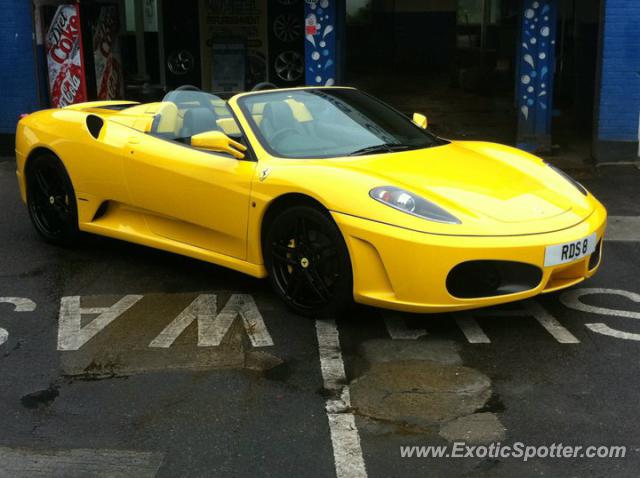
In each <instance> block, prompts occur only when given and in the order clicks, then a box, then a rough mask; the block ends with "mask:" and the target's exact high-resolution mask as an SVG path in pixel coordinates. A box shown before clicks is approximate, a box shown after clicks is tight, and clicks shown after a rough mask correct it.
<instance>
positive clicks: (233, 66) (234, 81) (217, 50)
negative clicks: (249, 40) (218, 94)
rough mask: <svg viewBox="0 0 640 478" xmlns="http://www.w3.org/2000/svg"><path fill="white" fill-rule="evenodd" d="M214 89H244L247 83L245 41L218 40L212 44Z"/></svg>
mask: <svg viewBox="0 0 640 478" xmlns="http://www.w3.org/2000/svg"><path fill="white" fill-rule="evenodd" d="M211 51H212V62H211V64H212V69H213V72H212V81H211V85H212V90H213V91H242V90H243V89H244V85H245V81H246V78H245V65H246V61H247V58H246V49H245V45H244V43H243V42H239V41H233V40H230V41H222V40H220V41H216V42H214V44H213V46H212V49H211Z"/></svg>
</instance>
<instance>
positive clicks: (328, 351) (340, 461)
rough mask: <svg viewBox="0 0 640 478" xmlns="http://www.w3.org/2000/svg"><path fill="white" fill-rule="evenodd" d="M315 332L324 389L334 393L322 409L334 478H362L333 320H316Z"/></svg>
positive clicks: (359, 449) (362, 467)
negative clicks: (325, 417)
mask: <svg viewBox="0 0 640 478" xmlns="http://www.w3.org/2000/svg"><path fill="white" fill-rule="evenodd" d="M316 335H317V337H318V352H319V355H320V368H321V370H322V379H323V381H324V388H325V389H327V390H330V391H332V392H334V394H335V396H334V397H332V398H331V399H329V400H327V404H326V410H327V418H328V420H329V429H330V431H331V443H332V446H333V458H334V461H335V467H336V476H337V478H366V476H367V470H366V468H365V465H364V458H363V456H362V447H361V445H360V436H359V434H358V428H357V427H356V422H355V417H354V416H353V414H352V413H351V412H350V408H351V398H350V395H349V386H348V385H347V378H346V375H345V372H344V362H343V361H342V351H341V349H340V336H339V334H338V328H337V327H336V323H335V321H333V320H319V321H317V322H316Z"/></svg>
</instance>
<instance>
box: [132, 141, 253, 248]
mask: <svg viewBox="0 0 640 478" xmlns="http://www.w3.org/2000/svg"><path fill="white" fill-rule="evenodd" d="M127 149H128V154H127V155H126V158H125V176H126V179H127V184H128V187H129V190H130V195H131V200H132V203H133V204H132V205H133V206H134V207H136V208H139V209H140V210H141V211H142V213H143V214H144V215H145V218H146V220H147V223H148V225H149V228H150V229H151V231H152V232H153V233H154V234H157V235H158V236H161V237H164V238H167V239H171V240H174V241H178V242H181V243H185V244H189V245H191V246H196V247H200V248H203V249H206V250H209V251H214V252H217V253H220V254H225V255H228V256H232V257H235V258H239V259H245V256H246V240H247V237H246V236H247V220H248V213H249V201H250V195H251V179H252V177H253V174H254V170H255V167H256V163H255V162H254V161H251V160H247V159H243V160H238V159H235V158H233V157H232V156H230V155H226V154H223V153H212V152H207V151H204V150H198V149H196V148H193V147H191V146H188V145H185V144H181V143H179V142H176V141H171V140H165V139H162V138H158V137H155V136H152V135H149V134H144V133H138V132H132V136H131V138H130V139H129V144H128V148H127Z"/></svg>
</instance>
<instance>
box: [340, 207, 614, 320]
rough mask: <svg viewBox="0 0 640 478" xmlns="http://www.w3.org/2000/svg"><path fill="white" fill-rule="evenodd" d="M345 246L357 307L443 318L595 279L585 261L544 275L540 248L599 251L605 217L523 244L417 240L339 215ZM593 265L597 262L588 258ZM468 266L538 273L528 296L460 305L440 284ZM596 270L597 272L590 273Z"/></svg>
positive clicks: (506, 239)
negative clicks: (515, 265)
mask: <svg viewBox="0 0 640 478" xmlns="http://www.w3.org/2000/svg"><path fill="white" fill-rule="evenodd" d="M332 215H333V218H334V220H335V221H336V223H337V224H338V226H339V228H340V230H341V231H342V234H343V236H344V238H345V242H346V244H347V248H348V249H349V254H350V256H351V263H352V267H353V281H354V299H355V300H356V302H359V303H362V304H367V305H374V306H377V307H383V308H388V309H394V310H402V311H406V312H446V311H455V310H464V309H471V308H477V307H486V306H490V305H495V304H501V303H506V302H512V301H516V300H521V299H525V298H528V297H532V296H535V295H538V294H541V293H545V292H551V291H555V290H559V289H563V288H566V287H569V286H572V285H574V284H577V283H579V282H581V281H583V280H585V279H586V278H588V277H591V276H592V275H593V274H595V272H596V271H597V269H598V267H599V265H600V260H597V261H596V260H592V262H591V265H590V264H589V260H590V256H587V257H584V258H581V259H579V260H577V261H575V262H571V263H569V264H562V265H558V266H552V267H544V254H545V247H546V246H549V245H553V244H562V243H565V242H569V241H575V240H578V239H580V238H583V237H586V236H588V235H590V234H592V233H593V232H595V233H596V235H597V241H598V242H599V243H600V247H599V248H598V250H597V252H596V253H594V254H601V252H602V239H603V237H604V232H605V228H606V220H607V213H606V210H605V209H604V207H603V206H602V205H601V204H599V203H598V204H597V206H596V209H595V210H594V212H593V213H592V214H591V215H590V216H589V217H588V218H587V219H586V220H584V221H583V222H581V223H580V224H577V225H575V226H573V227H570V228H568V229H564V230H561V231H556V232H550V233H545V234H531V235H523V236H487V237H479V236H475V237H468V236H444V235H434V234H428V233H422V232H417V231H412V230H408V229H403V228H400V227H396V226H392V225H388V224H383V223H379V222H376V221H370V220H367V219H362V218H359V217H354V216H350V215H347V214H342V213H338V212H333V213H332ZM594 259H595V258H594ZM473 260H491V261H512V262H520V263H526V264H531V265H534V266H536V267H538V268H539V269H540V270H541V272H542V278H541V280H540V282H539V283H538V284H537V285H536V286H534V287H532V288H530V289H527V290H524V291H521V292H516V293H509V294H503V295H497V296H488V297H474V298H459V297H454V296H453V295H451V294H450V292H449V290H448V289H447V285H446V281H447V276H448V274H449V272H450V271H451V270H452V269H453V268H454V267H455V266H456V265H458V264H461V263H463V262H466V261H473ZM594 264H595V265H594Z"/></svg>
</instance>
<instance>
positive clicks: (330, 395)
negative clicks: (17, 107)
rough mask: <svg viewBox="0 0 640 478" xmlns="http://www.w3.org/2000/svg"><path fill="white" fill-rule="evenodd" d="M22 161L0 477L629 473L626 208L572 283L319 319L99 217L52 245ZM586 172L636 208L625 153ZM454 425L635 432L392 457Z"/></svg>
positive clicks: (444, 436)
mask: <svg viewBox="0 0 640 478" xmlns="http://www.w3.org/2000/svg"><path fill="white" fill-rule="evenodd" d="M14 168H15V165H14V163H13V162H12V160H10V159H5V160H3V161H0V200H1V204H2V208H1V209H0V244H1V245H2V249H1V251H2V252H1V256H0V264H1V265H0V476H96V475H97V476H127V477H128V476H131V477H134V476H135V477H138V476H159V477H163V476H309V477H311V476H319V477H326V476H336V475H337V476H339V477H349V476H370V477H391V476H487V477H494V476H495V477H510V476H634V477H635V476H637V474H638V471H637V470H638V469H639V467H640V438H639V435H638V432H637V430H638V428H639V427H640V418H639V416H638V397H637V395H638V393H637V391H638V390H639V389H640V360H639V357H640V323H638V321H637V319H640V281H639V280H638V278H639V277H640V243H639V242H638V241H640V236H638V235H637V234H636V233H637V232H638V231H639V230H640V227H636V225H635V224H636V222H634V220H633V219H629V220H628V221H626V219H625V220H623V223H624V224H623V225H622V226H621V227H620V229H619V231H622V232H620V235H619V236H618V237H617V238H623V239H625V240H622V241H620V240H612V241H607V242H606V244H605V249H604V259H603V264H602V266H601V269H600V272H599V274H598V275H596V277H594V278H593V279H591V280H589V281H588V282H586V283H584V284H581V285H579V286H577V287H576V288H574V289H571V290H569V291H568V292H564V293H561V294H551V295H547V296H542V297H539V298H537V299H535V300H532V301H528V302H524V303H515V304H512V305H509V306H506V307H501V308H498V309H488V310H483V311H478V312H469V313H465V314H457V315H436V316H407V315H401V314H395V313H387V312H382V311H379V310H375V309H369V308H358V309H356V311H354V313H353V317H350V318H349V319H348V320H346V319H343V320H339V321H337V322H335V321H324V322H319V323H314V322H311V321H309V320H306V319H303V318H300V317H297V316H295V315H293V314H291V313H289V312H288V311H287V310H286V309H285V308H284V307H283V306H282V305H281V304H280V303H279V301H278V300H277V299H276V297H275V296H274V294H272V293H271V291H270V290H269V288H268V285H267V284H266V282H263V281H258V280H254V279H251V278H247V277H245V276H243V275H241V274H239V273H235V272H232V271H228V270H226V269H222V268H220V267H216V266H213V265H209V264H205V263H201V262H198V261H195V260H191V259H187V258H183V257H179V256H176V255H172V254H169V253H165V252H160V251H155V250H151V249H147V248H144V247H139V246H135V245H131V244H126V243H122V242H118V241H113V240H108V239H103V238H99V237H90V236H87V237H86V238H85V240H84V242H83V244H81V245H80V246H79V247H78V248H76V249H72V250H71V249H60V248H55V247H52V246H49V245H47V244H45V243H43V242H42V241H40V240H39V238H38V237H37V236H36V233H35V232H34V231H33V229H32V227H31V224H30V223H29V221H28V217H27V212H26V209H25V208H24V206H23V205H22V203H21V202H20V200H19V197H18V191H17V185H16V182H15V177H14ZM581 180H582V181H583V182H584V183H585V185H586V186H587V187H589V188H590V189H591V190H592V191H593V192H594V193H596V195H598V196H599V197H600V198H601V200H602V201H603V202H604V203H605V205H606V206H607V207H608V208H609V213H610V214H611V215H613V216H621V217H631V218H633V217H637V216H640V187H639V185H640V171H638V170H637V169H635V168H633V167H616V168H607V169H604V170H600V171H585V172H583V173H582V174H581ZM625 221H626V222H625ZM627 239H631V240H627ZM634 239H637V240H634ZM458 440H463V441H466V442H468V443H471V444H483V443H490V442H501V443H504V444H513V443H516V442H523V443H525V444H527V445H551V444H553V443H563V444H567V445H578V446H584V447H586V446H589V445H596V446H609V445H612V446H613V445H622V446H625V447H627V450H626V456H625V457H624V458H584V457H577V458H532V459H530V460H528V461H526V462H525V461H524V460H522V459H517V458H502V457H497V458H496V457H468V458H453V457H448V458H447V457H443V458H433V457H428V458H416V457H413V458H406V457H405V458H403V457H402V456H401V447H403V446H412V445H416V446H428V445H447V444H448V443H450V442H453V441H458ZM100 474H102V475H100Z"/></svg>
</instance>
